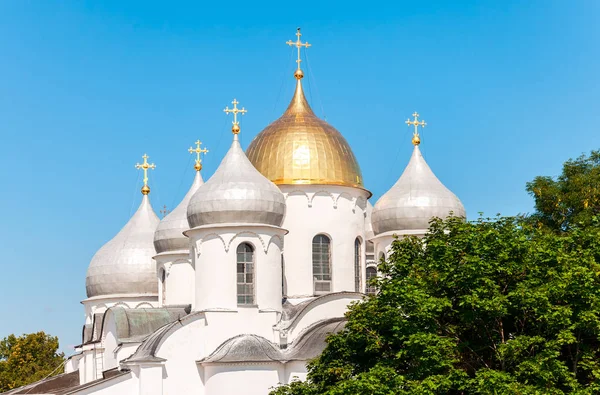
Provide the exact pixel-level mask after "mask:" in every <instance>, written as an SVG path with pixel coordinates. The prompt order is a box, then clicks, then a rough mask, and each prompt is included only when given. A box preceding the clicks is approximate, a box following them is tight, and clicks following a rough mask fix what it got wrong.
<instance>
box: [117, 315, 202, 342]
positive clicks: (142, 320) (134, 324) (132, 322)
mask: <svg viewBox="0 0 600 395" xmlns="http://www.w3.org/2000/svg"><path fill="white" fill-rule="evenodd" d="M109 311H111V312H112V314H113V315H114V319H115V323H116V326H117V333H116V337H117V343H128V342H141V341H143V340H144V339H146V338H147V337H148V336H149V335H151V334H152V333H154V332H155V331H156V330H157V329H159V328H160V327H162V326H164V325H167V324H170V323H172V322H174V321H177V320H179V319H181V318H182V317H185V316H186V315H188V314H189V312H190V306H187V307H176V308H171V307H163V308H153V309H125V308H123V307H111V308H110V309H108V310H107V312H106V313H107V314H108V312H109ZM105 319H106V318H105Z"/></svg>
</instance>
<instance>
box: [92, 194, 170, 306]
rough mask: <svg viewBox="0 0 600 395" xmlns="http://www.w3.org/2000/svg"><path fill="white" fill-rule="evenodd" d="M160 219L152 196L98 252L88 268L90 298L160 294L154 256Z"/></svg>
mask: <svg viewBox="0 0 600 395" xmlns="http://www.w3.org/2000/svg"><path fill="white" fill-rule="evenodd" d="M158 223H159V219H158V217H157V216H156V214H155V213H154V210H153V209H152V206H151V205H150V200H149V198H148V195H144V197H143V199H142V203H141V204H140V207H139V208H138V209H137V211H136V212H135V214H134V215H133V217H131V219H130V220H129V222H127V224H126V225H125V226H124V227H123V229H121V231H120V232H119V233H118V234H117V235H116V236H115V237H114V238H113V239H112V240H110V241H109V242H108V243H106V244H105V245H104V246H102V248H100V249H99V250H98V252H96V255H94V257H93V258H92V261H91V262H90V266H89V268H88V272H87V276H86V280H85V287H86V291H87V296H88V298H91V297H94V296H103V295H111V294H137V295H139V294H148V295H156V294H157V293H158V281H157V279H156V269H155V265H154V263H153V260H152V257H153V256H154V255H155V250H154V244H153V239H154V231H155V230H156V227H157V225H158Z"/></svg>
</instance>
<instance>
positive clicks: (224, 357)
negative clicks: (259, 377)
mask: <svg viewBox="0 0 600 395" xmlns="http://www.w3.org/2000/svg"><path fill="white" fill-rule="evenodd" d="M345 324H346V320H345V318H343V317H339V318H332V319H328V320H323V321H320V322H317V323H316V324H315V325H313V326H311V327H310V328H308V329H307V330H306V331H305V332H304V333H303V334H302V335H301V336H300V337H299V338H298V340H296V341H295V342H294V343H292V344H291V345H289V346H288V348H287V349H285V350H282V349H280V348H279V346H278V345H276V344H275V343H272V342H270V341H268V340H267V339H265V338H264V337H261V336H257V335H248V334H246V335H239V336H235V337H232V338H231V339H229V340H227V341H225V342H224V343H222V344H221V345H220V346H219V347H217V349H216V350H215V351H213V352H212V353H211V354H210V355H209V356H208V357H206V358H204V359H202V360H200V361H198V362H199V363H239V362H248V363H249V362H273V361H277V362H286V361H308V360H309V359H313V358H315V357H317V356H318V355H319V354H320V353H321V352H322V351H323V350H324V349H325V346H326V345H327V343H326V341H325V340H326V338H327V336H328V335H329V334H330V333H337V332H339V331H341V330H342V329H343V328H344V325H345Z"/></svg>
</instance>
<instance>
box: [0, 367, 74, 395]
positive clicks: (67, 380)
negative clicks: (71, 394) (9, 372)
mask: <svg viewBox="0 0 600 395" xmlns="http://www.w3.org/2000/svg"><path fill="white" fill-rule="evenodd" d="M78 385H79V371H78V370H76V371H74V372H71V373H63V374H59V375H56V376H52V377H48V378H45V379H43V380H40V381H36V382H35V383H31V384H28V385H24V386H22V387H19V388H15V389H12V390H10V391H7V392H3V393H2V394H3V395H9V394H10V395H13V394H62V393H64V391H67V390H69V389H71V388H74V387H76V386H78Z"/></svg>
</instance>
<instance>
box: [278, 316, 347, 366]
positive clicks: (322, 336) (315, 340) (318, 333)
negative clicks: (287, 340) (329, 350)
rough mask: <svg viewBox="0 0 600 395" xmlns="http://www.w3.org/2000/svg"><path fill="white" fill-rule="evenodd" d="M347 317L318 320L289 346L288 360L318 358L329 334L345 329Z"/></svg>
mask: <svg viewBox="0 0 600 395" xmlns="http://www.w3.org/2000/svg"><path fill="white" fill-rule="evenodd" d="M345 325H346V319H345V318H344V317H339V318H331V319H328V320H324V321H320V322H317V323H316V324H315V325H313V326H311V327H310V328H308V329H307V330H306V331H304V333H303V334H302V335H301V336H300V337H299V338H298V339H296V341H294V342H293V343H292V345H291V347H290V346H288V350H289V351H288V352H287V358H286V359H287V360H288V361H308V360H310V359H313V358H316V357H317V356H319V354H321V353H322V352H323V350H324V349H325V346H326V345H327V342H326V339H327V336H329V334H331V333H338V332H340V331H342V330H343V329H344V327H345Z"/></svg>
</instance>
